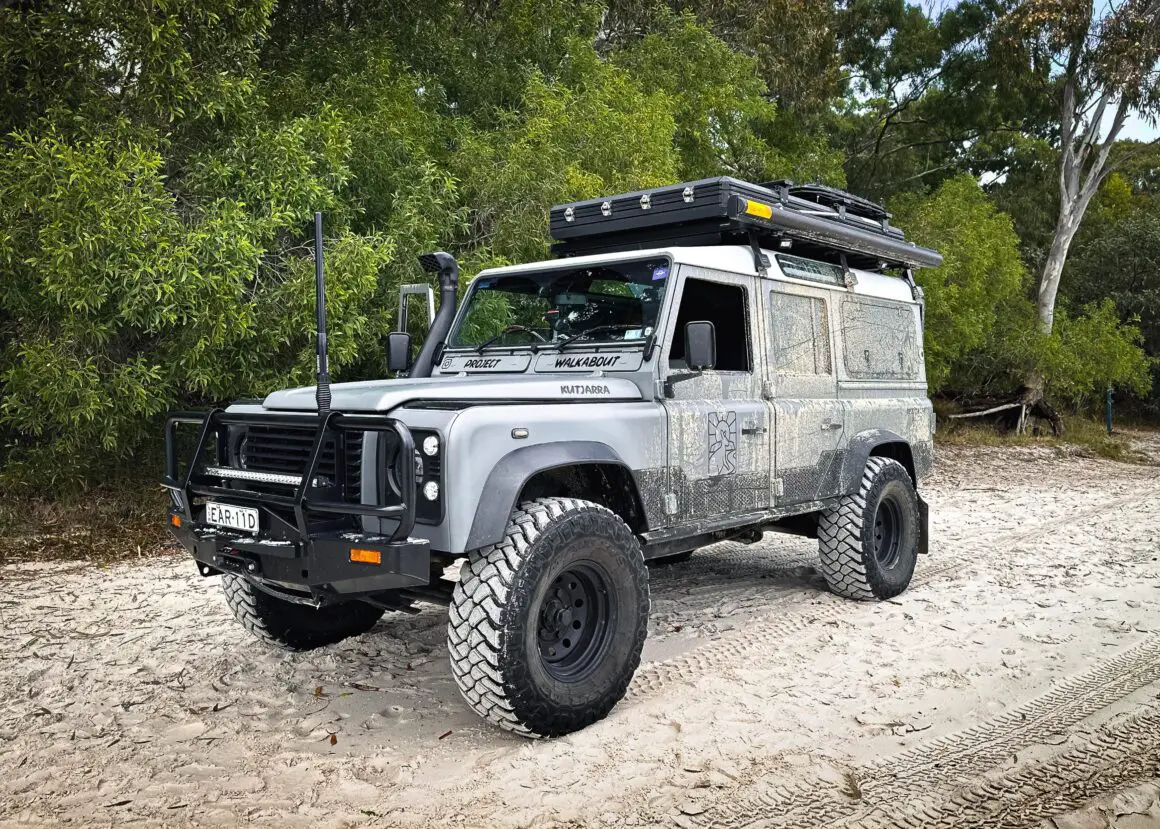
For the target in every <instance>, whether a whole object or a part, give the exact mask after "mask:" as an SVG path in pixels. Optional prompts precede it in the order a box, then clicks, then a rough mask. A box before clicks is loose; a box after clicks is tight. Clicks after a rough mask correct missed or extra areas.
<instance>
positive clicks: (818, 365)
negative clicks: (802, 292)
mask: <svg viewBox="0 0 1160 829" xmlns="http://www.w3.org/2000/svg"><path fill="white" fill-rule="evenodd" d="M770 305H771V306H772V308H773V343H774V368H775V369H776V370H777V371H778V372H780V373H782V374H830V373H832V372H833V363H832V361H831V358H830V319H829V316H828V315H827V313H826V302H825V300H823V299H818V298H817V297H810V296H797V295H795V294H785V293H782V292H781V291H772V292H771V293H770Z"/></svg>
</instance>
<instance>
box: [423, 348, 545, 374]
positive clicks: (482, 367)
mask: <svg viewBox="0 0 1160 829" xmlns="http://www.w3.org/2000/svg"><path fill="white" fill-rule="evenodd" d="M531 361H532V357H531V355H530V354H487V353H486V352H485V353H483V354H448V355H445V356H444V357H443V360H442V361H441V362H440V363H439V371H441V372H444V373H448V374H453V373H458V372H460V371H466V372H469V373H471V374H477V373H487V372H492V373H499V372H514V371H525V370H526V369H527V367H528V363H530V362H531Z"/></svg>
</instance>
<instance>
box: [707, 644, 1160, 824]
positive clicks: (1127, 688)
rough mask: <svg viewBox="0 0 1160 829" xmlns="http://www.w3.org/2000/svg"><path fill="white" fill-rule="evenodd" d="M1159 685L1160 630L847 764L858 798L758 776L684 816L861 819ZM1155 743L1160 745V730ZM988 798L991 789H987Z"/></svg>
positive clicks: (987, 767) (961, 781) (972, 776)
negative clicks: (944, 730) (1036, 688)
mask: <svg viewBox="0 0 1160 829" xmlns="http://www.w3.org/2000/svg"><path fill="white" fill-rule="evenodd" d="M1155 683H1160V635H1153V636H1150V637H1148V638H1147V639H1146V640H1144V641H1143V642H1140V643H1138V644H1136V645H1134V646H1132V647H1130V648H1127V649H1126V650H1124V651H1122V652H1121V653H1119V654H1117V655H1115V656H1112V657H1109V658H1108V659H1105V660H1102V661H1101V662H1099V663H1097V664H1096V665H1094V666H1092V667H1091V668H1089V669H1087V670H1085V671H1082V672H1080V673H1079V674H1076V675H1075V676H1073V677H1071V678H1069V679H1066V680H1064V681H1062V682H1060V683H1057V684H1056V685H1055V686H1054V687H1052V688H1051V689H1050V690H1049V691H1047V692H1046V693H1045V694H1042V695H1041V696H1039V697H1036V698H1034V699H1032V700H1030V701H1028V702H1026V703H1023V704H1022V705H1018V706H1016V707H1014V708H1012V709H1010V710H1008V711H1005V712H1003V713H1002V714H999V715H998V716H996V717H993V718H991V719H988V720H986V721H984V722H981V723H979V724H978V725H975V726H972V727H970V728H967V729H964V730H962V731H959V732H956V733H954V734H949V735H946V736H943V737H937V738H935V739H932V740H928V741H926V742H924V743H920V744H919V745H916V746H914V747H913V748H910V749H908V750H906V751H904V752H901V753H899V754H895V755H893V756H891V757H888V758H885V759H884V760H881V761H877V762H874V763H867V764H865V765H862V766H858V767H854V768H853V769H850V770H849V775H850V776H849V780H850V781H853V782H855V783H856V784H857V788H858V790H859V792H860V797H859V798H857V799H854V798H852V797H851V795H850V791H849V788H847V789H846V790H845V791H843V790H841V789H839V788H837V787H835V786H832V785H826V784H825V783H821V782H819V781H816V780H800V781H796V782H792V783H787V782H776V781H771V780H766V779H765V778H763V777H757V778H756V779H755V780H753V782H752V783H750V784H749V785H748V786H747V787H746V788H749V789H750V791H749V792H739V791H738V790H730V791H727V792H725V793H723V795H722V796H721V797H719V798H717V799H716V800H714V801H712V802H711V803H706V804H705V805H706V806H707V808H706V811H705V812H704V813H703V814H701V815H699V816H698V817H697V818H696V819H694V820H686V822H687V823H692V824H694V825H696V826H703V827H706V829H710V827H712V829H734V827H742V826H750V825H754V824H755V823H756V824H757V825H761V826H770V827H772V826H794V827H808V826H829V825H831V824H833V823H834V822H836V821H841V820H853V821H856V822H857V821H860V820H862V818H867V819H869V817H870V816H871V814H872V813H874V812H875V811H876V810H879V809H882V808H888V807H889V808H891V811H892V815H893V813H894V812H895V811H896V808H895V807H896V806H897V805H898V804H903V803H907V802H908V801H910V800H912V799H913V798H915V797H916V796H921V795H922V794H923V793H931V792H938V791H940V790H944V791H945V790H946V789H947V788H948V787H951V786H964V787H968V788H966V789H965V790H966V791H971V790H973V789H974V788H978V787H979V786H980V785H982V784H981V783H979V782H978V781H979V778H980V776H981V775H983V774H985V773H987V772H989V771H992V770H994V769H996V768H997V767H998V766H999V765H1001V764H1003V763H1005V762H1007V761H1009V760H1010V759H1011V757H1012V756H1014V755H1015V754H1016V753H1017V752H1018V751H1020V750H1022V749H1025V748H1027V747H1029V746H1032V745H1037V744H1038V745H1042V744H1043V743H1044V742H1045V741H1046V740H1049V739H1051V738H1053V737H1056V736H1058V735H1061V734H1063V733H1065V732H1066V731H1068V730H1069V729H1072V728H1074V727H1075V726H1077V725H1079V724H1080V723H1082V722H1083V721H1084V720H1086V719H1088V718H1089V717H1092V716H1093V715H1095V714H1097V713H1099V712H1101V711H1104V710H1105V709H1107V708H1108V707H1109V706H1111V705H1114V704H1115V703H1116V702H1118V701H1120V700H1122V699H1123V698H1124V697H1127V696H1128V695H1129V694H1131V693H1133V692H1135V691H1138V690H1139V689H1141V688H1145V687H1147V686H1149V685H1153V684H1155ZM1151 713H1152V715H1155V716H1160V710H1155V708H1153V709H1151ZM1154 742H1156V743H1160V732H1158V733H1157V734H1156V735H1155V741H1154ZM1105 743H1106V741H1105V742H1101V743H1100V744H1099V745H1100V746H1102V745H1104V744H1105ZM1077 750H1078V749H1077ZM752 774H753V772H751V777H752ZM1011 774H1012V775H1015V774H1016V772H1011ZM1098 793H1099V792H1097V794H1098ZM988 796H993V795H984V797H988ZM1092 796H1094V795H1092ZM952 800H953V796H952ZM930 803H934V804H935V807H934V808H935V810H936V811H937V809H938V808H942V807H941V806H939V805H938V804H939V803H941V801H937V800H929V801H928V802H927V811H929V809H930V808H932V807H931V806H930ZM1076 805H1079V804H1076ZM1062 808H1067V806H1066V805H1065V806H1064V807H1062ZM923 814H926V812H924V813H923ZM931 819H932V820H933V818H931ZM855 825H862V824H861V823H856V824H855ZM867 825H879V824H876V823H872V824H867ZM883 825H893V824H890V823H886V824H883ZM901 825H909V824H906V823H903V824H901ZM935 825H942V824H935ZM948 825H963V826H970V825H972V824H971V823H969V822H968V823H963V824H948Z"/></svg>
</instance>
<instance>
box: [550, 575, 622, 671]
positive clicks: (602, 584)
mask: <svg viewBox="0 0 1160 829" xmlns="http://www.w3.org/2000/svg"><path fill="white" fill-rule="evenodd" d="M619 611H620V608H619V607H617V605H616V600H615V594H614V593H613V592H612V591H611V584H610V579H609V576H608V573H607V572H606V571H605V570H604V568H603V567H601V566H600V565H599V564H597V563H596V562H594V561H578V562H576V563H575V564H574V565H573V566H572V567H571V568H569V569H568V570H565V571H564V572H563V573H561V574H560V575H558V576H557V577H556V578H555V580H554V581H553V582H552V584H551V586H550V587H549V588H548V592H547V595H545V596H544V600H543V602H542V603H541V605H540V614H539V616H540V619H539V625H538V631H537V635H538V638H539V643H540V659H542V660H543V665H544V669H545V670H546V671H547V672H548V674H550V675H551V676H552V677H554V678H555V679H558V680H560V681H561V682H578V681H581V680H583V679H584V678H585V677H586V676H587V675H588V674H589V673H591V672H592V669H593V667H595V666H596V665H598V664H600V660H601V659H602V658H603V657H604V653H605V651H606V650H607V649H608V645H609V642H610V641H611V639H612V636H611V632H612V631H613V630H615V629H616V619H617V615H618V613H619Z"/></svg>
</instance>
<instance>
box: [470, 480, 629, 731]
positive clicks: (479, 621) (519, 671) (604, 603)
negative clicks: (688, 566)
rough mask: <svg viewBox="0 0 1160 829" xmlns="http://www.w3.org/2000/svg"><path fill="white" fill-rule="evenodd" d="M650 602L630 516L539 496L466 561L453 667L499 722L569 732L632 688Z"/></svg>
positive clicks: (480, 708)
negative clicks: (491, 542)
mask: <svg viewBox="0 0 1160 829" xmlns="http://www.w3.org/2000/svg"><path fill="white" fill-rule="evenodd" d="M648 610H649V592H648V571H647V570H646V569H645V566H644V557H643V556H642V554H641V550H640V544H639V543H638V542H637V540H636V537H635V536H634V535H633V534H632V531H631V530H630V529H629V528H628V527H627V526H626V525H625V523H624V522H623V521H622V520H620V518H618V517H617V516H616V515H615V514H614V513H612V512H611V511H610V510H608V509H606V508H605V507H602V506H600V505H599V504H594V503H591V502H589V501H581V500H578V499H573V498H538V499H536V500H534V501H529V502H526V503H524V504H522V505H520V507H519V509H517V510H516V511H515V512H514V513H513V514H512V517H511V521H510V522H509V523H508V528H507V532H506V534H505V536H504V539H503V540H502V541H501V542H500V543H498V544H495V545H493V546H491V547H485V548H483V549H481V550H476V551H474V552H472V553H471V554H470V555H469V557H468V560H467V562H466V563H465V564H464V566H463V570H462V573H461V575H460V581H459V584H458V585H456V587H455V593H454V596H453V598H452V602H451V610H450V619H449V622H448V625H447V646H448V650H449V651H450V654H451V672H452V674H453V675H454V677H455V681H456V683H457V684H458V685H459V690H460V691H461V692H462V693H463V696H464V698H465V699H466V700H467V702H468V704H469V705H470V706H471V707H472V708H473V709H474V710H475V711H476V713H478V714H479V715H480V716H482V717H484V718H485V719H487V720H489V721H490V722H492V723H494V724H495V725H498V726H499V727H501V728H504V729H507V730H508V731H514V732H516V733H519V734H523V735H525V736H529V737H556V736H560V735H563V734H568V733H571V732H573V731H577V730H579V729H581V728H584V727H585V726H587V725H589V724H591V723H594V722H596V721H597V720H600V719H602V718H603V717H605V716H606V715H607V714H608V712H609V711H611V710H612V707H613V706H614V705H616V703H617V702H619V701H620V700H621V698H622V697H623V696H624V694H625V692H626V691H627V690H628V683H629V681H630V680H631V679H632V675H633V673H634V672H635V671H636V668H637V665H639V664H640V652H641V648H642V647H643V646H644V638H645V634H646V633H647V631H648Z"/></svg>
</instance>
